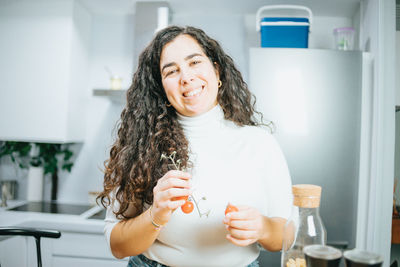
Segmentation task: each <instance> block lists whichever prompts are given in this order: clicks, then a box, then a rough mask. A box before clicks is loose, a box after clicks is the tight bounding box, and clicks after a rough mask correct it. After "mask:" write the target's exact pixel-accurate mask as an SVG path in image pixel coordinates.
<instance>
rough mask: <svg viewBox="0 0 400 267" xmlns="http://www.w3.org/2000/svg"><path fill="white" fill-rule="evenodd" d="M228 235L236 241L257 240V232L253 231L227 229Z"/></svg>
mask: <svg viewBox="0 0 400 267" xmlns="http://www.w3.org/2000/svg"><path fill="white" fill-rule="evenodd" d="M227 230H228V231H229V234H230V235H231V236H232V237H234V238H236V239H257V232H256V231H253V230H239V229H235V228H231V227H227Z"/></svg>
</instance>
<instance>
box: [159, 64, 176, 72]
mask: <svg viewBox="0 0 400 267" xmlns="http://www.w3.org/2000/svg"><path fill="white" fill-rule="evenodd" d="M174 65H176V63H175V62H171V63H167V64H165V65H164V66H163V67H162V69H161V72H163V71H164V69H165V68H168V67H171V66H174Z"/></svg>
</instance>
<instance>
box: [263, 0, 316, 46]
mask: <svg viewBox="0 0 400 267" xmlns="http://www.w3.org/2000/svg"><path fill="white" fill-rule="evenodd" d="M271 10H274V11H275V14H274V16H270V17H263V18H261V14H262V13H263V12H265V11H271ZM277 10H281V12H280V13H278V12H277ZM282 11H283V13H282ZM299 11H300V12H302V13H304V12H306V13H307V17H304V16H303V17H299V15H298V13H299ZM311 22H312V12H311V10H310V9H309V8H308V7H305V6H296V5H273V6H263V7H261V8H260V9H258V11H257V14H256V29H257V31H260V33H261V47H288V48H308V34H309V32H310V27H311Z"/></svg>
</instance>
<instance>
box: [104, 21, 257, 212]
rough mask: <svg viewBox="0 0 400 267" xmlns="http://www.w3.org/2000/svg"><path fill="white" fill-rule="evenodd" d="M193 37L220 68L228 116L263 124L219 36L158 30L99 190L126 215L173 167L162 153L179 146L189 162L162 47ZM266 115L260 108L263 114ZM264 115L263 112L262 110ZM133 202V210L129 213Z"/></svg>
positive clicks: (194, 30) (140, 208)
mask: <svg viewBox="0 0 400 267" xmlns="http://www.w3.org/2000/svg"><path fill="white" fill-rule="evenodd" d="M182 34H187V35H189V36H191V37H192V38H194V39H195V40H196V41H197V42H198V44H199V45H200V47H201V48H202V49H203V51H204V53H205V54H206V55H207V56H208V58H209V59H210V61H211V62H215V63H216V64H214V65H215V66H216V68H218V72H219V76H220V77H219V78H220V80H221V81H222V86H221V87H220V88H219V90H218V96H217V101H218V103H219V105H220V106H221V108H222V110H223V112H224V114H225V115H224V116H225V119H227V120H231V121H233V122H235V123H236V124H237V125H239V126H244V125H259V124H261V123H258V122H257V121H256V119H255V118H254V113H257V114H260V113H258V112H256V111H255V109H254V104H255V97H254V96H253V95H252V94H251V93H250V91H249V89H248V88H247V84H246V83H245V82H244V81H243V78H242V75H241V73H240V72H239V71H238V69H237V68H236V67H235V64H234V62H233V60H232V58H231V57H230V56H228V55H227V54H225V52H224V51H223V50H222V48H221V46H220V45H219V44H218V42H217V41H216V40H214V39H212V38H210V37H209V36H207V35H206V34H205V33H204V31H202V30H200V29H197V28H194V27H178V26H170V27H167V28H165V29H163V30H161V31H159V32H158V33H157V35H156V36H155V37H154V39H153V40H152V41H151V42H150V44H149V45H148V46H147V47H146V48H145V49H144V51H143V52H142V53H141V55H140V57H139V63H138V69H137V71H136V73H135V74H134V76H133V82H132V85H131V87H130V88H129V90H128V91H127V104H126V106H125V108H124V110H123V111H122V114H121V118H120V122H119V125H118V136H117V139H116V141H115V143H114V144H113V146H112V148H111V151H110V158H109V159H108V160H106V161H105V163H104V165H105V175H104V190H103V192H101V193H100V194H99V196H98V198H97V199H98V200H100V201H101V203H102V205H103V206H104V207H107V206H109V205H112V202H113V200H114V199H115V200H117V201H118V202H119V203H120V207H119V210H118V211H116V212H115V214H116V216H117V217H118V218H121V219H127V218H132V217H136V216H138V215H139V214H141V213H142V212H143V210H144V205H145V204H152V202H153V188H154V186H155V185H156V183H157V180H158V179H159V178H161V177H162V176H163V175H164V174H165V173H166V172H167V171H168V162H167V161H161V160H160V158H161V154H163V153H164V154H168V155H169V154H171V153H172V152H173V151H176V157H177V158H179V159H180V160H181V161H182V163H181V166H182V167H188V165H189V155H188V154H189V152H188V149H189V146H188V141H187V139H186V138H185V135H184V133H183V130H182V127H181V125H180V123H179V121H178V119H177V114H176V111H175V109H174V108H173V107H167V106H166V103H168V100H167V97H166V94H165V91H164V88H163V86H162V82H161V73H160V56H161V52H162V49H163V47H164V46H165V45H166V44H167V43H169V42H171V41H172V40H174V39H175V38H176V37H177V36H179V35H182ZM260 115H261V114H260ZM261 120H262V115H261ZM130 205H133V207H134V213H133V214H130V215H127V214H126V211H127V210H128V207H129V206H130Z"/></svg>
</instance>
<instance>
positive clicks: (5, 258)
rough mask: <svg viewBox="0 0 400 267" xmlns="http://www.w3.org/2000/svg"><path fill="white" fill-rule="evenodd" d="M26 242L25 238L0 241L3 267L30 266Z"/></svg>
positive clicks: (19, 237)
mask: <svg viewBox="0 0 400 267" xmlns="http://www.w3.org/2000/svg"><path fill="white" fill-rule="evenodd" d="M2 239H3V237H2ZM0 240H1V239H0ZM26 240H27V239H26V238H25V237H21V236H16V237H11V238H7V239H5V240H3V241H0V266H1V267H14V266H21V267H24V266H26V267H27V266H28V264H27V242H26Z"/></svg>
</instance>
